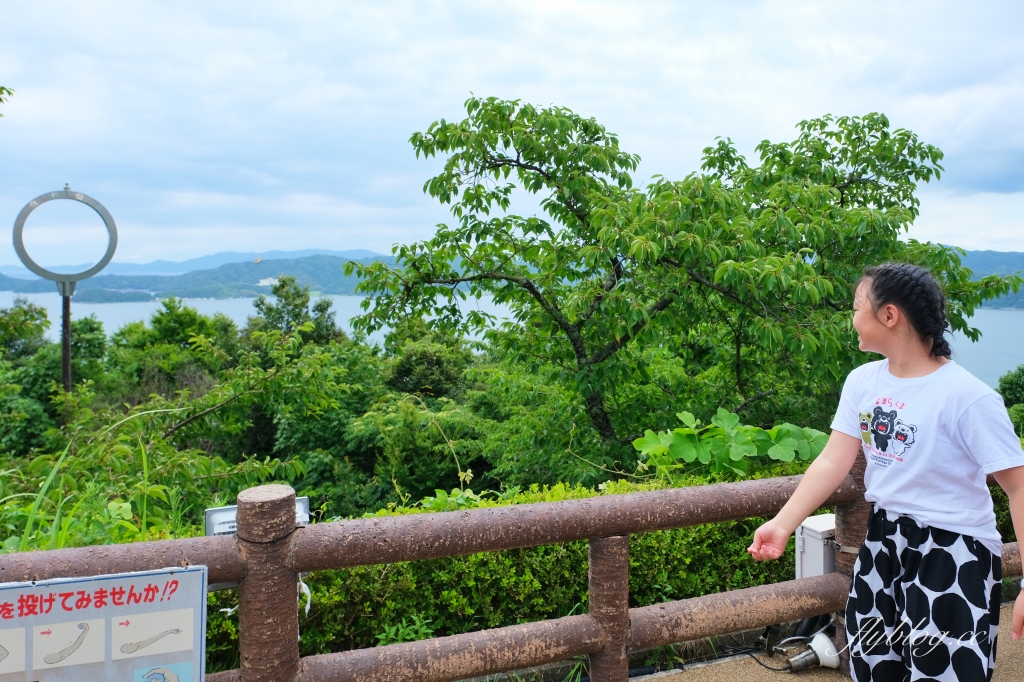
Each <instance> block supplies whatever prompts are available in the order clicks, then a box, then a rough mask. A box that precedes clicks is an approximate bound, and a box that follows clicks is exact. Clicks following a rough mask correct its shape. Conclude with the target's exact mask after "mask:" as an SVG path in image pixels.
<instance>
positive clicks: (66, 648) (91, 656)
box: [32, 619, 106, 669]
mask: <svg viewBox="0 0 1024 682" xmlns="http://www.w3.org/2000/svg"><path fill="white" fill-rule="evenodd" d="M103 625H104V622H103V619H97V620H87V621H81V620H78V621H70V622H67V623H51V624H49V625H45V626H43V625H37V626H36V627H34V628H33V629H32V650H33V652H34V653H35V655H34V657H33V663H32V665H33V667H34V668H36V669H39V668H50V667H61V666H65V665H81V664H83V663H100V662H102V661H103V659H104V658H106V656H105V652H104V646H103V644H104V642H103V630H104V628H103Z"/></svg>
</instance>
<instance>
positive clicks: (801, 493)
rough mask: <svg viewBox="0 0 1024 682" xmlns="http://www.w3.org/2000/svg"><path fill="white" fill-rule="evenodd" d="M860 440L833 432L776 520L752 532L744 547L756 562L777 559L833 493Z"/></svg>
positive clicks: (858, 449)
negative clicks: (748, 545) (791, 537)
mask: <svg viewBox="0 0 1024 682" xmlns="http://www.w3.org/2000/svg"><path fill="white" fill-rule="evenodd" d="M860 446H861V440H860V438H854V437H853V436H848V435H846V434H845V433H842V432H840V431H833V432H832V435H831V436H830V437H829V439H828V443H827V444H826V445H825V449H824V450H822V451H821V454H820V455H818V457H817V459H815V460H814V461H813V462H811V466H810V467H808V469H807V473H805V474H804V478H803V480H802V481H800V485H798V486H797V488H796V490H795V491H794V492H793V496H792V497H790V498H789V502H787V503H786V506H784V507H783V508H782V509H781V510H780V511H779V513H778V514H776V515H775V518H774V519H772V520H771V521H768V522H767V523H765V524H764V525H762V526H761V527H760V528H758V529H757V531H756V532H755V533H754V542H753V544H751V545H750V547H748V548H747V551H748V552H749V553H750V556H752V557H754V558H755V559H757V560H758V561H764V560H768V559H778V558H779V557H780V556H782V552H783V551H784V550H785V549H786V542H787V541H788V540H789V536H790V535H792V534H793V531H795V530H796V528H797V526H799V525H800V524H801V523H803V522H804V519H806V518H807V517H808V516H809V515H810V514H811V512H813V511H814V510H815V509H817V508H818V507H820V506H821V505H822V503H823V502H824V501H825V500H827V499H828V497H829V495H831V494H832V493H833V492H835V490H836V488H838V487H839V484H840V483H842V482H843V479H844V478H846V475H847V474H849V473H850V469H851V468H852V467H853V463H854V462H855V461H857V457H858V455H860Z"/></svg>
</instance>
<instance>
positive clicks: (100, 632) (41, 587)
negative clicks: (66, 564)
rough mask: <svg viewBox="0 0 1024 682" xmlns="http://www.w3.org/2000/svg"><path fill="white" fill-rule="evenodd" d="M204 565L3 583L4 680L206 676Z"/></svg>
mask: <svg viewBox="0 0 1024 682" xmlns="http://www.w3.org/2000/svg"><path fill="white" fill-rule="evenodd" d="M206 582H207V569H206V566H190V567H188V568H167V569H162V570H159V571H141V572H138V573H121V574H117V575H103V576H95V577H90V578H59V579H54V580H41V581H38V582H26V583H3V584H0V682H72V681H74V682H80V681H82V680H106V681H108V682H202V680H203V678H204V665H205V660H206V655H205V646H206Z"/></svg>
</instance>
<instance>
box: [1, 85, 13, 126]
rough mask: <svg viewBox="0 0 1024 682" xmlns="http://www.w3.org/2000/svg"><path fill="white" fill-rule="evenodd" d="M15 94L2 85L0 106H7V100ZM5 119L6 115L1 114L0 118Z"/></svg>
mask: <svg viewBox="0 0 1024 682" xmlns="http://www.w3.org/2000/svg"><path fill="white" fill-rule="evenodd" d="M13 94H14V90H11V89H10V88H5V87H4V86H2V85H0V104H6V103H7V99H8V98H9V97H10V96H11V95H13ZM3 117H4V115H3V114H0V118H3Z"/></svg>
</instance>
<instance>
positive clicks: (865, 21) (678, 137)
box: [0, 0, 1024, 264]
mask: <svg viewBox="0 0 1024 682" xmlns="http://www.w3.org/2000/svg"><path fill="white" fill-rule="evenodd" d="M0 26H3V27H4V36H3V39H2V40H0V85H4V86H7V87H10V88H13V89H14V90H15V95H14V96H13V97H12V98H11V100H10V102H9V103H8V104H6V105H4V106H3V107H2V108H0V113H2V114H3V115H4V117H3V118H2V119H0V225H11V224H13V221H14V217H15V216H16V215H17V213H18V211H19V210H20V209H21V207H22V206H23V205H24V204H25V203H26V202H27V201H28V200H29V199H31V198H32V197H34V196H36V195H38V194H41V193H43V192H45V191H50V190H53V189H59V188H61V187H63V185H64V183H65V182H68V183H70V184H71V186H72V188H73V189H78V190H80V191H83V192H85V193H87V194H90V195H92V196H94V197H95V198H97V199H98V200H100V201H101V202H103V203H104V204H105V205H106V206H107V208H108V209H110V211H111V212H112V213H113V215H114V217H115V218H116V220H117V223H118V227H119V232H120V234H121V242H120V245H119V248H118V254H117V256H116V260H119V261H135V262H146V261H149V260H154V259H157V258H164V259H170V260H181V259H185V258H190V257H195V256H200V255H205V254H208V253H212V252H214V251H225V250H244V251H259V250H270V249H303V248H329V249H351V248H367V249H373V250H375V251H379V252H387V251H389V250H390V247H391V245H392V244H394V243H395V242H404V241H412V240H417V239H423V238H426V237H428V236H430V234H431V233H432V230H433V225H435V224H436V223H438V222H440V221H443V220H445V219H446V216H447V214H446V212H445V210H444V209H443V208H442V207H440V206H439V205H436V204H435V203H434V202H432V200H430V199H429V198H427V197H425V196H424V195H423V193H422V185H423V181H424V180H425V179H426V178H427V177H428V176H429V175H430V174H431V172H432V170H433V169H434V168H435V167H436V162H429V161H423V160H422V159H421V160H416V158H415V156H414V155H413V153H412V152H411V148H410V147H409V145H408V142H407V140H408V138H409V135H410V134H411V133H413V132H414V131H417V130H422V129H424V128H426V126H427V125H428V124H429V123H430V122H431V121H434V120H436V119H438V118H442V117H443V118H447V119H449V120H450V119H457V118H461V116H462V113H463V110H462V103H463V101H464V100H465V99H466V98H467V97H468V96H469V94H470V93H471V92H472V93H476V94H478V95H484V96H486V95H496V96H499V97H503V98H521V99H524V100H528V101H530V102H533V103H537V104H549V103H554V104H559V105H563V106H568V107H570V108H572V109H574V110H576V111H578V112H580V113H582V114H585V115H592V116H595V117H596V118H597V119H598V120H599V121H600V122H601V123H603V124H604V125H606V126H607V127H608V128H609V129H611V130H613V131H615V132H617V133H618V134H619V136H620V142H621V144H622V146H623V147H624V148H625V149H626V150H628V151H631V152H635V153H638V154H640V156H641V157H642V159H643V161H642V164H641V167H640V172H639V173H638V176H639V178H640V179H641V181H643V180H644V179H646V178H647V177H649V176H650V175H653V174H662V175H665V176H668V177H670V178H681V177H683V176H685V175H686V174H687V173H689V172H691V171H694V170H696V169H697V168H698V166H699V158H700V150H701V149H702V148H703V147H704V146H706V145H708V144H709V143H711V142H712V141H713V139H714V138H715V137H716V136H718V135H722V136H729V137H732V138H733V140H735V141H736V142H737V143H738V144H739V146H740V148H741V150H743V151H745V152H747V153H748V154H749V153H751V152H752V150H753V147H754V145H755V144H756V143H757V142H759V141H760V140H762V139H765V138H769V139H772V140H785V139H791V138H792V137H793V136H794V128H793V126H794V124H795V123H797V122H798V121H800V120H801V119H805V118H810V117H813V116H817V115H821V114H824V113H829V112H831V113H835V114H861V113H866V112H869V111H883V112H885V113H886V114H888V116H889V117H890V119H891V120H892V122H893V125H894V126H897V127H905V128H910V129H912V130H914V131H915V132H917V133H918V134H919V135H920V136H921V137H922V138H923V139H924V140H925V141H928V142H931V143H933V144H936V145H938V146H939V147H940V148H941V149H943V150H944V151H945V152H946V159H945V162H944V165H945V167H946V174H945V175H944V177H943V178H942V180H941V181H940V182H938V183H933V184H932V185H928V186H925V187H923V188H922V189H921V192H920V196H921V200H922V215H921V217H920V219H919V220H918V222H917V224H916V225H915V226H914V228H913V231H912V235H913V236H915V237H917V238H920V239H930V240H934V241H941V242H944V243H952V244H957V245H961V246H964V247H966V248H972V249H998V250H1019V251H1024V116H1022V114H1024V66H1022V65H1024V32H1022V31H1021V26H1024V3H1020V2H1019V1H1017V2H1012V1H1007V2H983V1H981V2H972V3H966V2H963V1H962V0H961V1H959V2H942V1H938V0H929V1H927V2H911V1H900V2H893V1H892V0H885V1H882V2H875V1H872V0H866V1H863V2H859V3H831V2H830V3H826V2H801V1H799V0H791V1H788V2H771V1H766V2H756V1H749V2H739V1H737V2H719V3H706V2H704V3H696V2H678V1H676V2H658V1H656V0H644V1H643V2H640V1H634V2H624V1H623V2H602V1H600V0H589V1H587V2H573V1H565V0H545V1H543V2H523V1H519V0H502V1H501V2H489V1H486V0H473V1H472V2H454V1H451V2H448V1H435V2H428V1H421V2H387V1H384V0H376V1H374V2H338V1H337V0H335V1H318V0H289V1H288V2H284V1H283V0H278V1H277V2H268V1H265V0H247V1H246V2H222V1H219V0H202V1H199V2H194V1H191V0H177V1H176V2H152V1H147V0H77V1H75V2H71V1H64V2H59V1H58V2H50V1H47V0H3V1H2V3H0ZM88 211H89V210H88V209H87V208H85V207H83V206H76V205H74V204H71V202H54V203H52V204H48V205H44V206H43V207H41V208H40V209H39V210H38V211H36V213H35V214H34V215H33V217H32V219H31V220H30V223H29V230H28V231H27V236H26V241H27V242H28V248H29V251H30V253H32V254H33V256H35V257H36V259H37V260H39V261H40V262H42V263H43V264H57V263H81V262H85V261H86V260H89V259H90V258H92V259H95V258H98V257H99V255H101V254H102V252H103V250H104V248H105V241H104V233H103V231H102V227H101V225H100V223H99V220H98V218H96V216H95V215H89V214H88ZM4 229H5V230H6V229H10V228H9V227H8V228H4ZM8 234H9V233H8ZM15 262H17V260H16V256H15V254H14V250H13V248H12V246H11V243H10V240H9V238H3V240H2V241H0V264H10V263H15Z"/></svg>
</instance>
